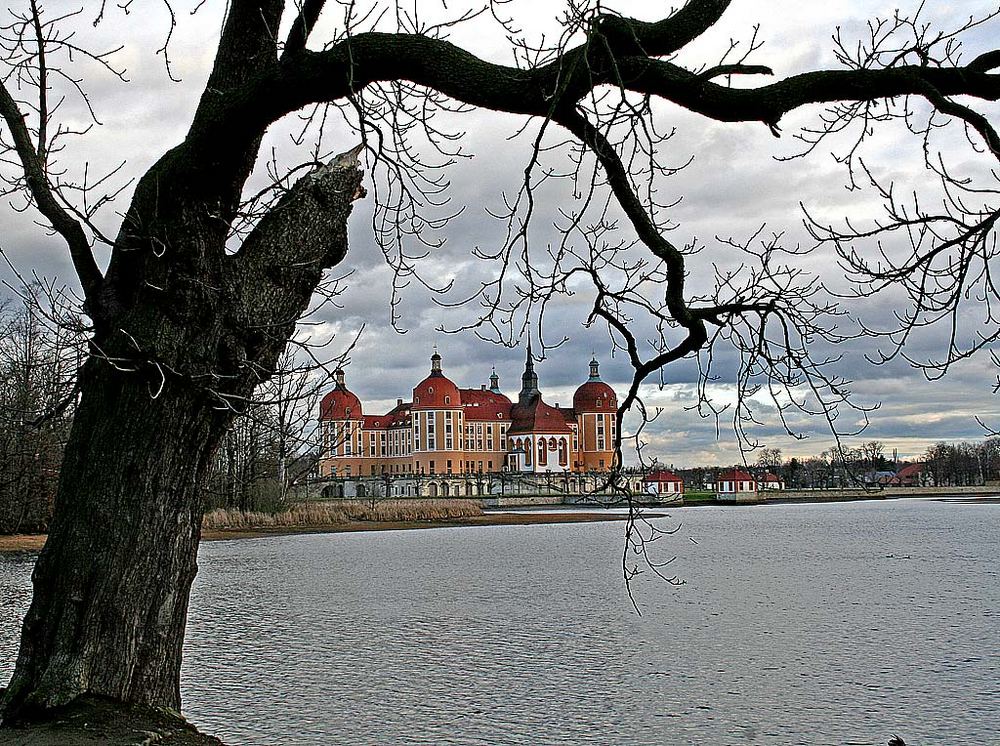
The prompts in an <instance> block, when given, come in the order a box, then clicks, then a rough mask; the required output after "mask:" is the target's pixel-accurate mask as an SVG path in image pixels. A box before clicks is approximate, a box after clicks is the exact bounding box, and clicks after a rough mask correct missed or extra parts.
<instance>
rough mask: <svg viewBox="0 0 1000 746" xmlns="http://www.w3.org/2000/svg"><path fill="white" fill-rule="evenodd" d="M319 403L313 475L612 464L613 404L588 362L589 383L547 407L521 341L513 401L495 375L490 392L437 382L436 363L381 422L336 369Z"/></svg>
mask: <svg viewBox="0 0 1000 746" xmlns="http://www.w3.org/2000/svg"><path fill="white" fill-rule="evenodd" d="M334 376H335V385H334V388H333V390H332V391H330V392H329V393H328V394H327V395H326V396H324V397H323V400H322V402H321V404H320V415H319V418H320V427H321V432H322V439H323V440H322V444H323V445H322V456H321V458H320V462H319V476H320V477H321V478H328V477H352V476H354V477H358V476H376V475H387V476H406V475H410V476H412V475H415V474H417V475H427V474H438V475H445V474H484V473H493V472H500V471H508V472H516V473H523V474H535V473H546V472H588V471H608V470H610V469H611V466H612V460H613V458H614V439H615V432H616V427H617V420H616V412H617V409H618V398H617V396H616V395H615V392H614V390H613V389H612V388H611V387H610V386H608V384H606V383H604V382H603V381H602V380H601V375H600V365H599V363H598V362H597V360H591V361H590V376H589V378H588V379H587V380H586V381H585V382H584V383H583V384H582V385H581V386H580V387H579V388H577V390H576V393H574V394H573V406H572V407H559V406H558V405H557V406H551V405H549V404H546V403H545V401H543V399H542V394H541V391H540V390H539V388H538V375H537V374H536V373H535V366H534V359H533V358H532V355H531V344H530V343H529V344H528V352H527V358H526V360H525V365H524V373H523V375H522V376H521V391H520V392H519V393H518V397H517V402H516V403H514V402H512V401H511V400H510V399H509V398H507V396H505V395H504V394H503V393H502V392H501V391H500V379H499V376H497V374H496V370H494V371H493V374H492V375H491V376H490V384H489V388H487V387H486V385H485V384H483V385H482V386H480V388H478V389H474V388H470V389H463V388H459V387H458V386H457V385H456V384H455V383H454V382H453V381H452V380H451V379H449V378H448V377H447V376H445V374H444V371H443V369H442V367H441V356H440V355H439V354H438V353H437V352H436V351H435V352H434V354H433V355H432V356H431V370H430V373H429V375H428V376H427V377H426V378H425V379H424V380H423V381H421V382H420V383H418V384H417V385H416V386H415V387H414V388H413V393H412V397H411V399H410V401H405V402H404V401H403V399H397V400H396V406H395V407H393V409H391V410H390V411H389V412H387V413H385V414H382V415H370V414H364V412H363V407H362V404H361V401H360V399H358V397H357V396H356V395H355V394H354V393H353V392H351V391H350V390H349V389H348V388H347V384H346V381H345V376H344V371H343V370H340V369H337V370H336V371H335V373H334Z"/></svg>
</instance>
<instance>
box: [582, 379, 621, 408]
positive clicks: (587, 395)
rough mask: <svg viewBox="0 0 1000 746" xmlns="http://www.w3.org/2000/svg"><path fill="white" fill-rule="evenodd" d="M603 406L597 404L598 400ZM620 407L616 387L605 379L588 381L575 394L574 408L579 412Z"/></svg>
mask: <svg viewBox="0 0 1000 746" xmlns="http://www.w3.org/2000/svg"><path fill="white" fill-rule="evenodd" d="M598 401H600V402H601V406H597V402H598ZM617 407H618V397H616V396H615V392H614V389H612V388H611V387H610V386H608V384H606V383H604V382H603V381H587V382H586V383H585V384H583V385H582V386H580V387H579V388H578V389H577V390H576V393H574V394H573V409H575V410H576V411H577V412H607V411H608V410H611V411H614V410H615V409H616V408H617Z"/></svg>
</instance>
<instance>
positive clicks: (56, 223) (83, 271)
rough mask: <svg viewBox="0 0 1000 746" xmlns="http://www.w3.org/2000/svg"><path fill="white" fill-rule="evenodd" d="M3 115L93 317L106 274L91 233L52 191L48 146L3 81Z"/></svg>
mask: <svg viewBox="0 0 1000 746" xmlns="http://www.w3.org/2000/svg"><path fill="white" fill-rule="evenodd" d="M0 117H3V120H4V121H5V122H6V123H7V127H8V128H9V129H10V133H11V136H12V139H13V141H14V150H15V151H16V152H17V156H18V159H19V160H20V161H21V166H22V168H23V169H24V180H25V184H26V185H27V187H28V191H29V192H30V193H31V197H32V199H33V200H34V201H35V204H36V205H37V207H38V210H39V212H41V213H42V215H44V216H45V218H46V219H47V220H48V221H49V223H51V225H52V228H53V229H54V230H55V231H56V232H57V233H58V234H59V235H60V236H62V237H63V239H64V240H65V241H66V245H67V246H68V247H69V253H70V258H71V259H72V260H73V268H74V269H75V270H76V274H77V277H79V278H80V285H81V286H82V288H83V293H84V298H85V299H86V301H87V309H86V310H87V312H88V313H89V314H90V315H91V316H92V317H96V316H99V315H100V313H101V309H100V306H99V300H98V298H99V295H100V292H101V288H102V285H103V282H104V277H103V275H102V274H101V270H100V269H99V268H98V266H97V261H96V260H95V259H94V253H93V251H91V248H90V242H89V241H88V240H87V234H86V233H85V232H84V230H83V226H81V225H80V223H79V221H77V220H76V219H75V218H74V217H73V216H72V215H70V214H69V212H67V210H66V209H65V208H64V207H63V206H62V205H61V204H60V203H59V200H58V199H57V198H56V195H55V193H54V192H53V191H52V188H51V186H50V185H49V181H48V178H47V177H46V174H45V163H44V160H43V158H42V156H41V155H40V153H44V146H43V145H42V144H41V143H39V146H38V147H37V148H36V147H35V146H34V144H33V143H32V142H31V134H30V133H29V132H28V127H27V125H26V124H25V121H24V115H23V114H22V113H21V110H20V109H19V108H18V105H17V102H16V101H15V100H14V99H13V97H12V96H11V95H10V93H9V92H8V90H7V87H6V86H4V85H3V84H0Z"/></svg>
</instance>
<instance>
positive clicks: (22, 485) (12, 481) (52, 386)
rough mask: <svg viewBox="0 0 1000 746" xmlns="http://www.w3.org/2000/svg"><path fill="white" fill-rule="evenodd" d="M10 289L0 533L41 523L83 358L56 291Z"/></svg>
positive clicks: (0, 369)
mask: <svg viewBox="0 0 1000 746" xmlns="http://www.w3.org/2000/svg"><path fill="white" fill-rule="evenodd" d="M17 291H18V292H17V296H16V297H15V298H12V299H9V300H7V301H4V302H3V303H0V533H18V532H23V531H43V530H44V529H45V528H46V527H47V526H48V522H49V518H50V515H51V512H52V502H53V498H54V496H55V492H56V484H57V481H58V477H59V465H60V462H61V461H62V453H63V446H64V444H65V442H66V437H67V435H68V433H69V426H70V422H71V421H72V416H73V411H74V409H75V406H76V371H77V368H78V367H79V365H80V362H81V360H82V357H83V348H82V343H83V340H84V336H83V327H82V325H81V323H80V319H79V318H78V317H77V316H76V315H75V314H73V313H72V312H71V311H70V310H68V309H67V308H66V305H65V300H64V298H65V296H64V292H65V291H64V289H62V288H58V287H56V286H54V285H52V284H48V285H46V284H43V283H42V282H41V281H37V280H36V281H33V282H30V283H26V284H24V285H23V286H21V287H18V288H17Z"/></svg>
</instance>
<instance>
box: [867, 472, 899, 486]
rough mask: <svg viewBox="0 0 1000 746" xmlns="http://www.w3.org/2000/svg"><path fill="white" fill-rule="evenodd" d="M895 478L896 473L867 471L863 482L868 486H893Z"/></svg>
mask: <svg viewBox="0 0 1000 746" xmlns="http://www.w3.org/2000/svg"><path fill="white" fill-rule="evenodd" d="M895 478H896V472H894V471H888V470H874V471H866V472H865V473H864V475H863V476H862V480H863V481H864V483H865V484H866V485H887V484H892V480H893V479H895Z"/></svg>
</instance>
